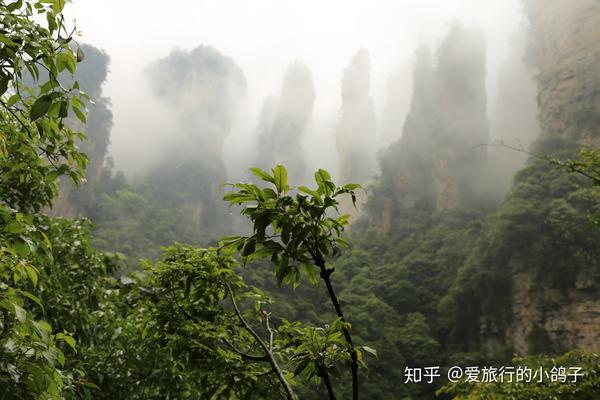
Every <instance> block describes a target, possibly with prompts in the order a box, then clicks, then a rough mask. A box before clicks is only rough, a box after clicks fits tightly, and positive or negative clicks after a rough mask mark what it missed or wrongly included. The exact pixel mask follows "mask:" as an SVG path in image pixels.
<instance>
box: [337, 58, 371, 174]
mask: <svg viewBox="0 0 600 400" xmlns="http://www.w3.org/2000/svg"><path fill="white" fill-rule="evenodd" d="M369 64H370V62H369V53H368V52H367V51H366V50H364V49H361V50H360V51H359V52H358V53H357V54H356V55H355V56H354V58H353V59H352V62H351V64H350V65H349V66H348V67H347V68H346V70H345V71H344V78H343V79H342V110H341V120H340V123H339V125H338V128H337V132H336V141H337V147H338V153H339V157H340V179H341V181H342V182H350V181H352V182H356V183H360V184H361V185H366V184H368V183H369V181H370V180H371V177H372V176H373V175H374V174H375V173H376V171H377V163H376V162H375V141H374V140H373V138H374V136H375V134H376V131H377V125H376V122H375V110H374V107H373V101H372V100H371V98H370V96H369V89H370V76H369V74H370V71H369V70H370V65H369Z"/></svg>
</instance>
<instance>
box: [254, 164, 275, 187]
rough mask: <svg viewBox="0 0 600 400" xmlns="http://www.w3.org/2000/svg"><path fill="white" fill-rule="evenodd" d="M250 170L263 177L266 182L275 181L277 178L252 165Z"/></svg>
mask: <svg viewBox="0 0 600 400" xmlns="http://www.w3.org/2000/svg"><path fill="white" fill-rule="evenodd" d="M250 172H252V174H253V175H254V176H256V177H258V178H260V179H262V180H263V181H265V182H271V183H275V179H274V178H273V177H272V176H271V175H269V174H268V173H267V172H265V171H263V170H262V169H260V168H256V167H252V168H250Z"/></svg>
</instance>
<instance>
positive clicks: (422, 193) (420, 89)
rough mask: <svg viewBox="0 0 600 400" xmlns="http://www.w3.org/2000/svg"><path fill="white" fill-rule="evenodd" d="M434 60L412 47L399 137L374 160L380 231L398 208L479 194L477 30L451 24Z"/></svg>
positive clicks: (481, 64) (446, 204) (480, 65)
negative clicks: (413, 58) (408, 94)
mask: <svg viewBox="0 0 600 400" xmlns="http://www.w3.org/2000/svg"><path fill="white" fill-rule="evenodd" d="M433 64H434V63H433V62H432V59H431V55H430V53H429V50H428V49H427V48H425V47H421V48H419V49H418V51H417V54H416V63H415V68H414V73H413V77H414V78H413V97H412V101H411V105H410V109H409V111H408V114H407V116H406V120H405V122H404V126H403V131H402V138H401V139H400V140H399V141H397V142H396V143H394V144H392V145H391V146H390V147H389V149H388V150H387V151H386V152H385V153H384V154H383V156H382V159H381V176H380V178H379V182H378V183H377V185H376V187H375V188H374V191H373V194H374V196H373V197H374V198H376V199H377V200H376V201H373V202H372V204H371V210H372V212H373V214H374V221H375V222H374V225H375V227H377V228H379V229H381V230H384V231H385V230H387V228H386V227H389V226H390V224H391V223H392V221H390V218H392V219H393V215H394V214H395V213H397V212H399V211H400V210H407V209H412V208H414V207H418V208H421V209H422V208H425V209H429V210H432V211H433V210H443V209H451V208H455V207H457V206H459V205H469V204H472V203H476V202H478V201H479V199H480V197H481V192H482V190H481V183H482V171H483V169H484V168H485V165H486V161H487V160H486V156H487V149H486V147H485V146H479V147H478V145H480V144H484V143H486V142H487V138H488V127H487V117H486V95H485V43H484V40H483V35H482V33H481V32H480V31H478V30H473V29H465V28H463V27H461V26H460V25H455V26H454V27H453V28H452V30H451V31H450V34H449V35H448V37H447V38H446V39H445V40H444V42H443V43H442V45H441V46H440V48H439V50H438V52H437V65H435V67H434V65H433ZM375 203H377V204H375Z"/></svg>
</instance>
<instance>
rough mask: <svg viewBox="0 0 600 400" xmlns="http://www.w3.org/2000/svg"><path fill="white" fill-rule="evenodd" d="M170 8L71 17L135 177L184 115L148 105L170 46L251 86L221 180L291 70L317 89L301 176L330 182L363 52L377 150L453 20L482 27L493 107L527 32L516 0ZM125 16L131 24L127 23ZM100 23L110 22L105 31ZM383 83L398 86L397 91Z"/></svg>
mask: <svg viewBox="0 0 600 400" xmlns="http://www.w3.org/2000/svg"><path fill="white" fill-rule="evenodd" d="M177 9H178V10H180V11H182V12H177V13H173V14H177V16H175V15H171V13H163V12H162V11H161V9H160V8H159V7H151V6H146V5H145V3H141V2H136V1H133V2H127V3H126V4H123V3H122V2H119V3H117V2H116V1H107V2H102V4H100V3H82V2H80V3H74V4H73V6H72V7H71V8H70V11H71V12H72V13H73V15H77V22H78V24H79V25H81V26H82V27H84V29H83V31H82V39H83V40H84V41H85V42H88V43H90V44H92V45H94V46H96V47H99V48H101V49H103V50H104V51H106V53H107V54H108V55H109V56H110V57H111V68H110V73H109V76H108V79H107V83H106V85H105V88H104V95H105V96H107V97H109V98H110V99H111V101H112V111H113V114H114V128H113V130H112V135H111V146H110V149H109V152H110V154H111V155H112V157H113V159H114V162H115V166H116V168H117V169H121V170H123V171H125V172H126V173H127V174H128V175H131V176H133V175H135V174H138V173H140V172H141V171H143V169H144V168H145V167H146V166H148V165H149V164H151V163H152V161H153V160H154V159H155V158H156V157H157V155H158V154H159V152H160V150H161V146H163V145H164V143H165V142H166V141H167V140H168V139H169V137H170V136H171V135H172V134H173V132H172V131H173V127H175V126H181V125H182V124H181V121H178V119H179V118H180V117H181V114H179V113H178V112H176V110H174V109H173V107H165V104H164V102H163V100H161V99H160V98H159V97H157V96H155V94H154V93H153V89H152V88H151V86H150V84H149V82H148V80H147V75H146V73H145V72H144V71H146V70H147V68H148V66H149V65H151V64H152V63H154V62H156V60H158V59H161V58H164V57H166V56H167V55H169V54H171V52H172V51H173V49H175V48H177V49H180V50H179V51H181V52H187V51H191V50H192V49H195V48H197V47H198V46H211V47H213V48H214V49H216V50H217V51H219V52H220V53H221V54H223V55H224V56H226V57H229V58H231V59H232V60H233V62H235V63H236V64H237V65H238V66H239V68H240V69H241V71H243V75H244V76H245V78H246V81H247V92H246V96H245V97H243V98H240V100H239V101H240V104H239V109H238V110H237V112H236V113H234V114H235V115H232V127H231V132H230V133H229V135H228V136H226V137H224V138H222V140H223V146H224V147H223V149H224V150H223V159H224V162H225V165H226V167H227V171H228V176H230V177H231V178H233V179H237V178H241V177H243V176H245V174H246V173H245V170H246V169H247V168H248V167H249V166H250V165H252V164H253V163H254V162H255V160H256V154H258V139H257V137H256V135H257V134H258V132H257V129H256V127H257V126H258V124H259V119H260V116H261V110H262V108H263V103H264V100H265V98H267V97H269V96H272V95H277V94H278V93H280V90H281V84H282V81H283V79H284V76H285V73H286V70H287V68H288V66H289V65H290V64H291V63H294V62H296V61H297V62H301V63H303V64H304V65H306V67H307V68H308V69H309V70H310V71H311V74H312V80H313V84H314V87H315V88H316V89H315V100H314V105H313V111H312V114H311V117H310V121H309V122H308V125H307V127H306V132H305V133H304V135H303V137H302V140H301V144H302V146H303V147H304V150H305V151H304V153H305V160H306V163H307V166H306V168H307V169H308V170H310V169H314V168H315V167H317V166H320V167H325V168H328V169H330V170H332V172H334V173H335V174H337V173H338V172H339V165H338V162H339V160H338V152H337V144H336V139H335V135H336V130H338V128H339V125H340V120H341V118H342V115H341V110H342V102H343V100H342V94H341V85H342V79H343V76H344V71H345V69H346V68H347V67H348V65H349V64H350V62H351V60H352V58H353V57H354V56H355V54H356V53H357V52H358V50H359V49H361V48H364V49H365V50H367V51H368V53H369V60H370V68H369V69H370V71H369V75H370V77H369V78H370V83H371V84H370V93H369V95H370V97H371V99H372V102H373V109H374V113H375V118H376V120H377V121H378V124H379V125H381V128H382V130H381V131H378V132H377V134H376V135H375V137H374V138H373V141H374V142H375V143H378V145H377V147H379V148H384V147H385V146H387V145H388V144H390V143H391V142H393V141H394V140H396V139H398V135H399V129H396V133H395V134H394V133H390V128H389V126H390V124H389V123H387V124H386V123H382V122H381V121H389V119H390V117H389V116H390V114H393V115H394V118H396V120H397V121H398V122H401V121H403V119H404V116H405V115H404V114H405V113H406V110H407V104H408V102H409V99H410V94H411V86H412V82H411V79H410V75H409V74H410V70H411V66H412V65H413V64H414V51H415V48H416V47H417V46H418V45H419V44H421V43H428V44H429V45H430V46H431V47H432V48H435V47H436V46H437V45H438V44H439V43H440V41H441V40H443V38H444V37H445V35H446V34H447V32H448V31H449V29H450V27H451V21H453V20H455V19H457V20H460V21H461V22H463V23H464V24H465V25H468V26H477V27H478V28H480V29H481V30H482V31H483V32H484V35H485V38H486V44H487V58H486V60H487V61H486V63H487V66H486V69H487V71H488V73H487V76H486V87H487V89H488V97H489V99H491V101H490V102H489V103H488V104H487V107H488V110H494V107H495V106H494V102H495V99H496V83H497V79H498V78H497V71H498V70H499V69H500V67H501V65H502V63H503V62H504V60H505V59H506V57H507V56H508V54H509V53H510V43H509V39H510V35H511V34H512V33H513V32H514V31H516V30H517V29H518V28H519V26H521V25H522V24H523V23H524V22H523V16H522V15H521V10H520V5H519V2H518V1H517V0H511V1H486V2H477V1H470V0H457V1H444V2H437V1H397V2H396V1H374V2H369V3H368V4H367V3H364V2H357V1H351V2H336V1H333V2H327V3H326V4H322V3H317V2H311V1H309V2H302V3H301V4H296V3H292V2H279V1H265V2H260V3H252V4H248V3H246V2H240V1H223V2H205V3H197V2H191V1H182V2H180V3H178V4H177ZM232 10H234V11H233V12H232ZM129 15H136V16H137V19H136V20H131V19H130V18H129V17H128V16H129ZM107 18H109V19H110V20H111V21H113V22H112V23H111V24H105V23H104V22H103V21H105V20H107ZM149 20H156V21H158V20H160V21H161V22H160V25H159V27H157V26H156V25H154V24H148V23H147V21H149ZM223 21H226V23H224V22H223ZM332 21H335V24H333V23H332ZM232 27H233V28H232ZM123 38H127V40H122V39H123ZM400 74H403V75H400ZM390 79H392V81H394V80H395V81H394V82H395V83H393V84H394V85H395V88H394V89H393V90H392V89H390V85H391V83H390V82H391V81H390ZM393 102H396V103H399V105H398V109H397V110H396V112H393V113H390V112H389V111H388V112H387V114H386V112H384V110H385V109H386V107H387V106H386V104H389V103H393ZM384 114H386V115H387V116H384ZM384 117H385V118H384ZM384 127H385V130H384ZM391 131H392V132H393V128H392V129H391ZM140 138H142V139H143V140H140Z"/></svg>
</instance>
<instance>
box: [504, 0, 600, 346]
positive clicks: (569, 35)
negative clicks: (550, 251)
mask: <svg viewBox="0 0 600 400" xmlns="http://www.w3.org/2000/svg"><path fill="white" fill-rule="evenodd" d="M525 6H526V7H525V9H526V12H527V14H528V16H529V19H530V21H531V25H532V32H533V37H534V39H535V43H534V46H535V47H534V49H535V55H536V62H537V67H538V68H539V70H540V74H539V76H538V77H537V83H538V90H539V97H538V98H539V110H540V113H539V115H540V124H541V129H542V132H541V133H542V139H550V138H562V139H563V140H565V141H567V142H568V143H571V146H574V147H575V148H579V147H584V146H585V145H590V144H595V145H597V144H598V143H600V128H599V126H600V31H599V30H598V29H597V27H598V24H599V23H600V5H599V4H598V2H594V1H586V0H575V1H566V0H565V1H560V0H552V1H536V0H527V1H525ZM544 143H545V142H542V146H543V145H544ZM548 189H550V190H552V189H554V190H557V187H556V186H554V188H552V187H548ZM588 196H589V195H588V194H587V191H586V190H585V189H582V188H575V187H574V188H572V191H570V192H567V193H564V198H563V199H562V200H559V199H556V200H555V201H556V202H559V201H560V202H561V205H560V207H561V208H560V209H555V210H549V212H548V214H547V215H546V220H545V221H543V222H542V221H540V223H541V224H543V225H542V226H544V227H546V228H547V229H550V228H551V227H553V226H554V227H557V225H555V224H554V222H555V218H558V217H559V214H558V213H559V210H561V211H562V212H561V214H562V216H560V218H563V220H562V221H563V222H564V224H563V225H562V230H563V235H562V236H563V237H560V238H556V240H559V241H560V242H561V243H562V246H568V247H562V248H563V249H564V251H565V252H569V253H570V254H569V255H568V256H566V257H565V260H564V264H563V266H562V270H561V271H560V272H559V271H556V272H552V271H551V270H550V269H551V267H553V266H554V265H556V260H546V261H542V260H540V263H544V266H542V265H537V266H535V267H534V266H532V265H531V264H527V263H524V262H523V259H522V258H519V257H515V258H513V261H512V262H511V263H510V264H509V265H510V267H511V273H512V287H513V292H512V313H513V317H514V319H513V323H512V325H511V329H509V331H508V333H509V334H508V336H509V338H510V339H511V340H512V341H513V342H514V344H515V347H516V349H518V350H519V351H521V352H525V351H527V350H532V349H531V347H532V346H533V347H534V348H535V347H537V349H535V350H540V349H539V346H540V345H543V344H544V343H546V345H550V346H551V347H552V348H554V349H560V348H563V349H571V348H579V349H585V350H590V351H598V350H600V333H599V332H598V330H597V326H599V325H600V298H598V295H597V293H598V291H599V290H600V270H599V268H598V261H597V251H596V250H594V245H593V243H589V246H591V247H587V246H581V245H580V244H581V243H586V242H587V238H588V237H589V236H592V237H594V236H595V234H594V232H593V231H591V232H587V233H586V230H585V229H579V231H580V234H575V233H574V232H576V231H577V230H575V227H576V223H575V221H573V220H571V221H570V222H569V223H567V216H568V215H571V217H572V218H575V216H576V214H575V213H574V210H573V208H572V207H577V203H579V204H582V202H584V203H583V204H585V202H587V201H589V200H588ZM588 206H590V204H588ZM595 207H597V204H596V205H595ZM591 209H594V207H591ZM569 213H570V214H569ZM579 223H580V224H581V225H582V226H586V225H588V224H589V222H588V223H586V221H585V220H582V221H579ZM569 227H570V228H569ZM576 238H578V240H577V241H575V239H576ZM575 243H579V245H575ZM596 243H597V242H596ZM570 246H574V247H570ZM542 347H543V346H542ZM535 350H534V351H535Z"/></svg>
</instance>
